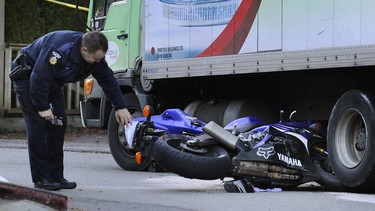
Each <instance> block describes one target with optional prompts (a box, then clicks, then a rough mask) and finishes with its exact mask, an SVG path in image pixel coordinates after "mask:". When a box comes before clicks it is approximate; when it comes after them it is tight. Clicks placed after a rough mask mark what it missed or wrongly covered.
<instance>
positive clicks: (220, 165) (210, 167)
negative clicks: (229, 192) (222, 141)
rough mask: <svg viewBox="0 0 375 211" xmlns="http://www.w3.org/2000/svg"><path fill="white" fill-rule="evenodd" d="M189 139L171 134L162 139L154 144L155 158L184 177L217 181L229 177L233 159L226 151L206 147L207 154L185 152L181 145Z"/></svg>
mask: <svg viewBox="0 0 375 211" xmlns="http://www.w3.org/2000/svg"><path fill="white" fill-rule="evenodd" d="M187 140H189V137H187V136H184V135H180V134H170V135H165V136H162V137H160V138H159V139H158V140H157V141H156V142H155V144H154V148H153V152H152V154H153V157H154V159H155V161H156V162H157V163H158V164H159V165H160V166H162V167H164V168H165V169H167V170H169V171H171V172H174V173H176V174H178V175H180V176H182V177H186V178H191V179H202V180H215V179H220V178H224V177H226V176H229V172H230V168H231V159H230V157H229V154H228V153H227V151H226V150H225V149H223V148H222V147H220V146H217V145H212V146H207V147H205V148H206V149H207V152H205V153H199V154H197V153H195V154H194V153H193V152H191V151H186V150H184V149H183V148H182V147H181V146H180V143H185V142H186V141H187Z"/></svg>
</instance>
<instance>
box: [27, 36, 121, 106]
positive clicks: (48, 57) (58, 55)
mask: <svg viewBox="0 0 375 211" xmlns="http://www.w3.org/2000/svg"><path fill="white" fill-rule="evenodd" d="M83 34H84V33H82V32H74V31H55V32H50V33H48V34H46V35H44V36H43V37H41V38H39V39H37V40H35V41H34V42H33V43H31V44H30V45H28V46H27V47H25V48H23V49H22V50H21V53H24V54H26V55H27V62H28V64H29V65H31V66H33V71H32V73H31V76H30V90H29V92H30V97H31V100H32V102H33V104H34V106H35V108H36V109H37V110H38V111H44V110H47V109H49V108H50V104H49V101H48V95H49V93H48V90H49V87H50V84H51V83H52V82H54V83H57V84H59V85H61V86H62V85H64V84H65V83H71V82H77V81H81V80H82V79H85V78H87V77H88V76H89V75H90V74H92V76H93V77H94V78H95V79H96V80H97V81H98V83H99V85H100V86H101V87H102V89H103V91H104V92H105V94H106V96H107V97H108V99H109V101H110V102H111V103H112V105H113V107H114V108H115V109H119V108H125V107H126V103H125V101H124V99H123V97H122V93H121V90H120V88H119V86H118V83H117V80H116V78H115V77H114V74H113V72H112V70H111V69H110V68H109V67H108V65H107V62H106V61H105V60H104V59H103V60H102V61H100V62H95V63H94V64H89V63H87V62H85V61H84V60H83V58H82V56H81V51H80V49H81V42H82V36H83Z"/></svg>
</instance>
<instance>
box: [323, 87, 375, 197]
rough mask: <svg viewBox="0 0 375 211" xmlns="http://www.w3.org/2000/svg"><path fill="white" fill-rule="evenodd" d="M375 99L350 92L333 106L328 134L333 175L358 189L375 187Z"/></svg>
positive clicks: (349, 186) (357, 92)
mask: <svg viewBox="0 0 375 211" xmlns="http://www.w3.org/2000/svg"><path fill="white" fill-rule="evenodd" d="M374 102H375V99H374V97H373V96H372V95H370V94H368V93H365V92H362V91H359V90H350V91H348V92H346V93H344V94H343V95H342V96H341V97H340V98H339V99H338V100H337V102H336V104H335V106H334V107H333V110H332V113H331V116H330V119H329V123H328V134H327V141H328V143H327V145H328V154H329V159H330V162H331V164H332V168H333V172H334V173H335V175H336V176H337V178H338V180H339V181H340V182H341V183H342V184H343V185H344V186H346V187H348V188H350V189H354V190H365V189H372V188H374V187H375V118H374V117H375V108H374Z"/></svg>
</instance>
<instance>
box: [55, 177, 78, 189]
mask: <svg viewBox="0 0 375 211" xmlns="http://www.w3.org/2000/svg"><path fill="white" fill-rule="evenodd" d="M56 182H58V183H59V184H60V188H61V189H74V188H76V187H77V184H76V183H75V182H69V181H68V180H66V179H64V178H60V179H57V180H56Z"/></svg>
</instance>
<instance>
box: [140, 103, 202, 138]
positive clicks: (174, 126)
mask: <svg viewBox="0 0 375 211" xmlns="http://www.w3.org/2000/svg"><path fill="white" fill-rule="evenodd" d="M193 119H194V117H192V116H190V115H189V114H187V113H185V112H183V111H182V110H180V109H176V108H172V109H167V110H165V111H164V112H163V113H162V114H161V115H155V116H152V117H151V121H152V122H153V123H154V125H155V128H157V129H162V130H165V131H166V133H167V134H182V132H189V133H193V134H200V133H202V132H203V130H202V127H203V126H204V125H205V123H204V122H202V121H200V120H198V119H196V120H193ZM134 120H136V121H139V122H144V121H146V117H139V118H135V119H134ZM193 121H196V123H197V124H193Z"/></svg>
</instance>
